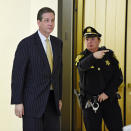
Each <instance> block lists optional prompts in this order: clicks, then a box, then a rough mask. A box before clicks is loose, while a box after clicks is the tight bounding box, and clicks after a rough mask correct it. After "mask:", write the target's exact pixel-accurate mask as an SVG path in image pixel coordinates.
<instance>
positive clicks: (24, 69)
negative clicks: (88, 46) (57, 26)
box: [11, 32, 62, 117]
mask: <svg viewBox="0 0 131 131" xmlns="http://www.w3.org/2000/svg"><path fill="white" fill-rule="evenodd" d="M50 40H51V44H52V50H53V71H52V73H51V70H50V66H49V63H48V59H47V56H46V53H45V50H44V48H43V45H42V42H41V40H40V37H39V35H38V32H36V33H34V34H33V35H31V36H29V37H27V38H25V39H23V40H22V41H21V42H20V43H19V45H18V47H17V50H16V53H15V59H14V64H13V70H12V83H11V87H12V96H11V104H20V103H23V104H24V113H25V114H24V115H25V116H31V117H41V116H42V115H43V113H44V111H45V108H46V104H47V100H48V96H49V92H50V85H51V84H52V85H53V87H54V94H55V103H56V108H57V113H58V114H59V113H60V111H59V107H58V102H59V100H60V99H62V41H61V40H60V39H58V38H56V37H54V36H50Z"/></svg>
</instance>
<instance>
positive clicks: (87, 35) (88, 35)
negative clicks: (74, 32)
mask: <svg viewBox="0 0 131 131" xmlns="http://www.w3.org/2000/svg"><path fill="white" fill-rule="evenodd" d="M84 37H86V38H93V37H101V34H99V35H98V34H85V35H84Z"/></svg>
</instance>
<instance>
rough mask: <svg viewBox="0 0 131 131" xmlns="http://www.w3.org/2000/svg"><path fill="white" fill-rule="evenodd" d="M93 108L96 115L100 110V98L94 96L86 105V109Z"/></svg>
mask: <svg viewBox="0 0 131 131" xmlns="http://www.w3.org/2000/svg"><path fill="white" fill-rule="evenodd" d="M90 107H91V108H92V109H93V111H94V112H95V113H96V112H97V110H98V109H99V102H98V96H92V97H91V98H89V99H88V100H87V102H86V104H85V109H87V108H90Z"/></svg>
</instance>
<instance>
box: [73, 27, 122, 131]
mask: <svg viewBox="0 0 131 131" xmlns="http://www.w3.org/2000/svg"><path fill="white" fill-rule="evenodd" d="M83 36H84V38H85V46H86V49H85V50H84V51H83V52H81V53H80V55H78V56H77V58H76V61H75V62H76V65H77V67H78V71H79V75H80V83H79V84H80V101H81V106H82V111H83V119H84V124H85V128H86V130H87V131H101V127H102V118H103V119H104V122H105V124H106V126H107V128H108V129H109V131H122V115H121V109H120V106H119V104H118V96H119V95H118V93H117V91H118V87H119V86H120V84H121V83H122V81H123V76H122V72H121V69H120V67H119V62H118V60H117V59H116V57H115V55H114V52H113V51H112V50H110V49H106V47H99V44H100V41H101V39H100V38H101V34H100V33H99V32H97V31H96V30H95V29H94V28H93V27H90V26H88V27H86V28H85V29H84V31H83Z"/></svg>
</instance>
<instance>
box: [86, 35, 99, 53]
mask: <svg viewBox="0 0 131 131" xmlns="http://www.w3.org/2000/svg"><path fill="white" fill-rule="evenodd" d="M99 43H100V40H99V39H98V38H97V37H92V38H85V46H86V48H87V49H88V50H89V51H91V52H95V51H97V50H98V47H99Z"/></svg>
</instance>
